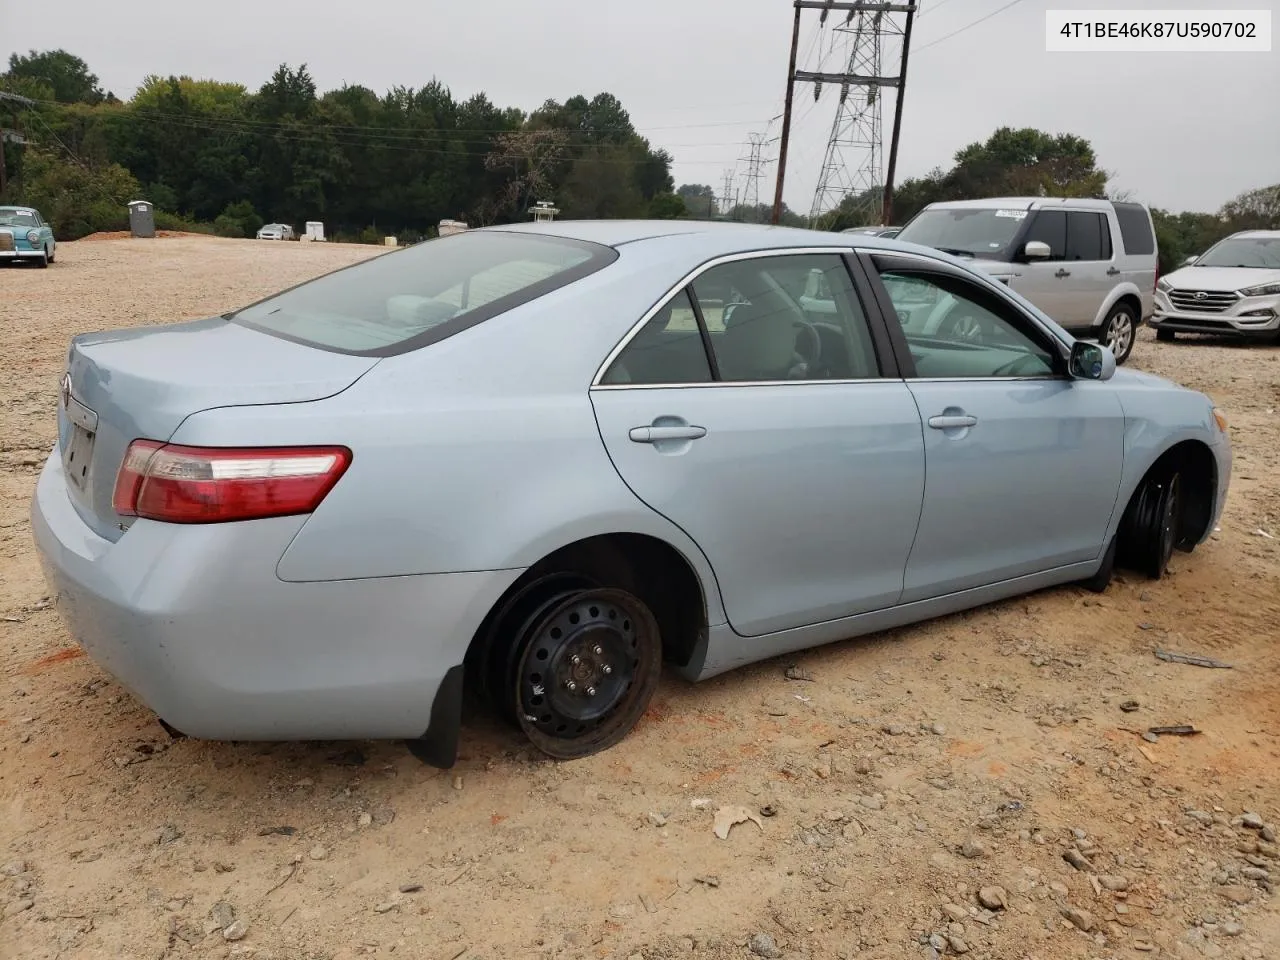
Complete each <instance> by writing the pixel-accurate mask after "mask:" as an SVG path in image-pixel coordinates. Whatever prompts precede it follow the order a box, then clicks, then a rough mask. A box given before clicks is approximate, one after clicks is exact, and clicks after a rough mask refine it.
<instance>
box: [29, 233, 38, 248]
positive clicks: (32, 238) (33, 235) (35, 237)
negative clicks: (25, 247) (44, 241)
mask: <svg viewBox="0 0 1280 960" xmlns="http://www.w3.org/2000/svg"><path fill="white" fill-rule="evenodd" d="M39 242H40V231H39V230H30V231H28V232H27V243H29V244H31V245H32V246H33V247H34V246H35V245H36V244H38V243H39Z"/></svg>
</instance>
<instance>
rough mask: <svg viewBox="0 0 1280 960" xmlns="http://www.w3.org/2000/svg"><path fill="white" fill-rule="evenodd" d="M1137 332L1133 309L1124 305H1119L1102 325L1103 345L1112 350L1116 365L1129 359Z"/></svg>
mask: <svg viewBox="0 0 1280 960" xmlns="http://www.w3.org/2000/svg"><path fill="white" fill-rule="evenodd" d="M1137 330H1138V324H1137V320H1136V319H1135V318H1134V315H1133V310H1132V308H1130V307H1128V306H1126V305H1124V304H1122V303H1121V304H1117V305H1116V307H1115V309H1113V310H1112V311H1111V314H1110V316H1108V317H1107V319H1106V322H1105V323H1103V325H1102V345H1103V346H1104V347H1110V348H1111V352H1112V353H1113V354H1115V358H1116V363H1124V362H1125V361H1126V360H1128V359H1129V354H1131V353H1132V352H1133V342H1134V340H1135V339H1136V338H1137Z"/></svg>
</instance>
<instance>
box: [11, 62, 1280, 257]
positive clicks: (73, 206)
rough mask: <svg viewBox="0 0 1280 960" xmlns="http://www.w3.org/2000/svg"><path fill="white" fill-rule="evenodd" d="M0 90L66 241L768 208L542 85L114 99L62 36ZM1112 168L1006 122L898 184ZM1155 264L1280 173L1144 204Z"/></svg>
mask: <svg viewBox="0 0 1280 960" xmlns="http://www.w3.org/2000/svg"><path fill="white" fill-rule="evenodd" d="M0 90H2V91H8V92H10V93H12V94H17V95H19V96H21V97H23V98H25V100H26V102H21V101H15V100H0V130H3V129H4V128H6V127H7V128H9V129H10V130H14V129H16V130H17V131H19V132H20V133H21V139H22V140H24V141H25V142H23V143H18V142H15V140H16V138H14V137H10V138H8V139H9V142H8V143H6V144H5V147H6V150H5V164H4V172H5V174H6V177H5V178H4V179H5V180H7V181H8V186H7V188H6V189H5V190H4V192H3V195H0V201H4V200H8V201H11V202H13V201H21V202H25V203H29V204H31V205H32V206H35V207H38V208H39V209H40V210H41V211H42V212H43V213H44V215H45V216H46V217H47V218H48V219H49V220H50V221H51V223H52V224H53V226H54V229H55V231H56V232H57V234H58V236H59V238H60V239H75V238H76V237H80V236H84V235H86V234H88V233H92V232H95V231H98V230H115V229H123V228H124V227H126V226H127V213H126V210H125V204H126V203H127V202H128V201H130V200H134V199H146V200H149V201H151V203H152V204H153V205H154V206H155V208H156V210H157V222H158V225H159V226H161V227H170V228H178V229H197V230H205V231H210V232H216V233H218V234H221V235H223V236H233V237H243V236H252V235H253V234H254V233H255V232H256V230H257V229H258V227H259V226H261V225H262V223H263V222H264V220H265V221H272V222H276V221H278V222H284V223H291V224H294V225H295V226H297V225H300V224H301V223H303V222H305V221H307V220H323V221H325V223H326V230H327V232H328V233H329V235H330V236H333V237H334V238H335V239H356V240H365V241H369V242H381V238H382V237H383V236H385V235H390V234H394V235H397V236H399V237H400V238H402V239H406V240H417V239H421V238H423V237H425V236H430V235H431V233H432V232H433V225H434V224H436V223H438V222H439V221H440V220H442V219H446V218H453V219H462V220H466V221H468V222H469V223H473V224H482V225H483V224H491V223H505V222H511V221H518V220H526V219H528V208H529V207H530V206H531V205H532V204H534V203H536V202H537V201H540V200H551V201H553V202H554V203H555V205H556V206H557V207H558V208H559V209H560V211H561V216H562V217H564V218H567V219H599V218H620V217H640V218H648V217H652V218H677V217H691V218H697V219H713V218H715V219H732V220H741V221H747V222H758V223H766V222H769V220H770V218H771V214H772V207H771V205H769V204H765V203H757V204H754V205H747V204H743V203H738V202H731V201H727V200H726V199H725V198H722V197H721V198H718V197H717V196H716V193H715V191H714V190H713V189H712V187H710V186H708V185H706V184H683V185H681V186H680V187H679V188H676V187H675V184H674V181H673V179H672V176H671V164H672V157H671V154H670V153H668V152H667V151H666V150H663V149H661V148H660V147H655V146H654V145H653V144H651V143H650V142H649V140H648V139H646V138H645V137H643V136H641V134H640V133H639V132H638V131H637V130H636V129H635V127H634V125H633V124H632V122H631V118H630V116H629V115H628V113H627V111H626V109H625V108H624V107H623V105H622V103H621V102H620V101H619V100H618V98H617V97H615V96H613V95H612V94H609V93H600V94H597V95H595V96H592V97H591V98H587V97H586V96H581V95H580V96H575V97H571V98H569V99H567V100H565V101H564V102H563V103H560V102H558V101H555V100H548V101H546V102H545V103H544V104H543V105H542V106H541V107H539V108H538V109H537V110H534V111H532V112H531V113H526V112H525V111H522V110H519V109H515V108H510V107H506V108H503V107H499V106H497V105H495V104H493V103H492V102H491V101H490V100H489V99H488V98H487V97H486V96H485V95H484V94H476V95H475V96H472V97H470V98H468V99H466V100H462V101H459V100H456V99H455V98H454V97H453V95H452V94H451V93H450V91H449V89H448V88H447V87H445V86H444V85H443V84H441V83H439V82H438V81H435V80H433V81H432V82H431V83H429V84H427V85H426V86H424V87H421V88H416V89H415V88H411V87H395V88H393V89H391V90H390V91H388V92H387V93H385V94H383V95H378V94H376V93H375V92H374V91H372V90H370V89H369V88H367V87H363V86H359V85H351V84H347V85H344V86H342V87H341V88H339V89H336V90H330V91H327V92H325V93H320V92H319V91H318V90H317V87H316V84H315V81H314V80H313V79H312V78H311V75H310V74H309V72H308V71H307V68H306V66H305V65H303V66H300V67H296V68H293V67H290V66H288V65H281V66H280V67H279V68H278V69H277V70H276V71H275V73H274V74H273V75H272V76H271V78H270V79H269V80H268V81H267V82H266V83H264V84H263V85H262V86H261V87H260V88H259V89H258V90H257V91H256V92H251V91H250V90H249V89H247V88H246V87H244V86H242V85H240V84H236V83H225V82H221V81H216V80H196V79H192V78H190V77H173V76H170V77H160V76H154V75H153V76H149V77H147V78H146V79H145V80H144V82H143V83H142V85H141V86H140V87H139V88H138V90H137V91H136V92H135V93H134V94H133V95H132V97H130V98H129V99H128V100H127V101H122V100H120V99H119V98H118V97H116V96H115V95H114V94H113V93H112V92H110V91H104V90H103V89H102V88H101V86H100V84H99V82H98V78H97V77H96V76H94V75H93V74H92V73H91V72H90V71H89V68H88V65H87V64H86V63H85V62H84V61H83V60H81V59H80V58H79V57H76V56H74V55H73V54H71V53H68V52H67V51H64V50H52V51H44V52H37V51H31V52H30V53H28V54H26V55H20V54H13V55H11V56H10V58H9V67H8V70H7V72H5V73H4V74H0ZM1110 179H1111V178H1110V174H1109V173H1108V172H1107V171H1106V170H1104V169H1102V168H1101V167H1099V165H1098V160H1097V157H1096V155H1095V153H1094V150H1093V147H1092V146H1091V145H1090V144H1089V142H1088V141H1086V140H1084V139H1082V138H1081V137H1078V136H1075V135H1072V134H1050V133H1046V132H1044V131H1040V130H1035V129H1013V128H1001V129H999V130H997V131H995V132H994V133H993V134H992V135H991V136H990V137H989V138H988V139H987V140H986V141H985V142H979V143H973V144H970V145H969V146H967V147H965V148H964V149H962V150H960V151H959V152H957V153H956V155H955V158H954V163H953V164H952V165H951V166H950V167H949V168H937V169H935V170H932V171H930V172H929V173H928V174H926V175H925V176H922V177H916V178H911V179H908V180H906V181H904V182H902V183H901V184H900V185H899V186H898V187H897V190H896V191H895V198H894V205H893V206H894V220H895V222H896V223H898V224H901V223H904V222H906V220H907V219H909V218H910V217H911V216H913V215H914V214H915V213H916V212H917V211H919V210H920V209H921V208H923V207H924V206H926V205H927V204H929V203H932V202H935V201H938V200H962V199H978V198H982V197H993V196H1055V197H1096V198H1103V197H1111V198H1112V199H1122V197H1120V196H1118V195H1116V194H1115V193H1114V192H1113V191H1110V190H1109V186H1108V184H1109V180H1110ZM1152 214H1153V218H1154V220H1155V223H1156V232H1157V237H1158V239H1159V243H1160V253H1161V269H1162V270H1165V271H1168V270H1171V269H1173V268H1174V267H1175V266H1176V265H1177V264H1178V263H1180V262H1182V260H1184V259H1185V258H1186V257H1187V256H1188V255H1190V254H1194V253H1200V252H1203V250H1204V249H1206V248H1207V247H1208V246H1209V245H1211V244H1212V243H1214V242H1216V241H1217V240H1219V239H1221V238H1222V237H1223V236H1226V235H1227V234H1229V233H1232V232H1234V231H1236V230H1242V229H1252V228H1259V227H1280V184H1276V185H1274V186H1270V187H1264V188H1261V189H1258V190H1254V191H1250V192H1248V193H1245V194H1242V195H1241V196H1239V197H1237V198H1236V199H1235V200H1233V201H1231V202H1230V203H1228V204H1226V205H1225V206H1223V207H1222V208H1221V209H1220V210H1218V211H1216V212H1212V213H1209V212H1205V213H1194V212H1193V213H1187V212H1184V213H1173V212H1170V211H1166V210H1159V209H1155V210H1153V211H1152ZM879 219H880V190H879V189H875V190H871V191H868V192H866V193H864V194H861V195H855V196H849V197H846V198H845V200H844V201H843V202H842V203H841V204H840V205H839V206H838V207H836V208H835V209H834V210H832V211H830V212H828V213H826V214H824V215H822V216H821V217H819V218H818V219H817V221H816V222H813V223H810V222H809V221H808V219H807V218H805V217H802V216H800V215H799V214H797V213H796V212H794V211H792V210H790V209H788V208H785V207H784V209H783V210H782V216H781V222H782V223H783V224H784V225H788V226H810V227H814V228H816V229H823V230H841V229H845V228H847V227H855V226H864V225H872V224H876V223H878V222H879Z"/></svg>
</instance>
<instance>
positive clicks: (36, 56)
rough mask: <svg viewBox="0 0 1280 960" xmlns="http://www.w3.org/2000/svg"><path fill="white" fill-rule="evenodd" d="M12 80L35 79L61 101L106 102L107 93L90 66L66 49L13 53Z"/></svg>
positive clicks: (10, 74)
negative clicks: (103, 90)
mask: <svg viewBox="0 0 1280 960" xmlns="http://www.w3.org/2000/svg"><path fill="white" fill-rule="evenodd" d="M6 77H7V78H9V79H11V80H34V81H37V82H39V83H42V84H45V85H47V86H48V88H49V90H50V91H51V92H52V94H53V99H55V100H57V101H58V102H59V103H102V101H103V100H105V99H106V95H105V94H104V93H103V92H102V88H101V87H100V86H98V78H97V77H95V76H94V75H93V74H92V73H90V72H89V65H88V64H87V63H85V62H84V61H83V60H81V59H80V58H79V57H77V56H75V55H74V54H70V53H68V52H67V51H66V50H45V51H37V50H32V51H30V52H29V53H27V54H26V55H25V56H24V55H22V54H18V53H12V54H10V55H9V71H8V73H7V74H6Z"/></svg>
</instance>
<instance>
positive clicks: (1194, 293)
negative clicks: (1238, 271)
mask: <svg viewBox="0 0 1280 960" xmlns="http://www.w3.org/2000/svg"><path fill="white" fill-rule="evenodd" d="M1239 299H1240V297H1239V296H1238V295H1236V294H1234V293H1228V292H1225V291H1221V290H1173V291H1170V293H1169V302H1170V303H1172V304H1173V305H1174V306H1175V307H1177V308H1178V309H1179V310H1186V311H1188V312H1190V313H1222V312H1223V311H1224V310H1229V309H1230V308H1231V307H1232V306H1233V305H1234V304H1235V302H1236V301H1237V300H1239Z"/></svg>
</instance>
